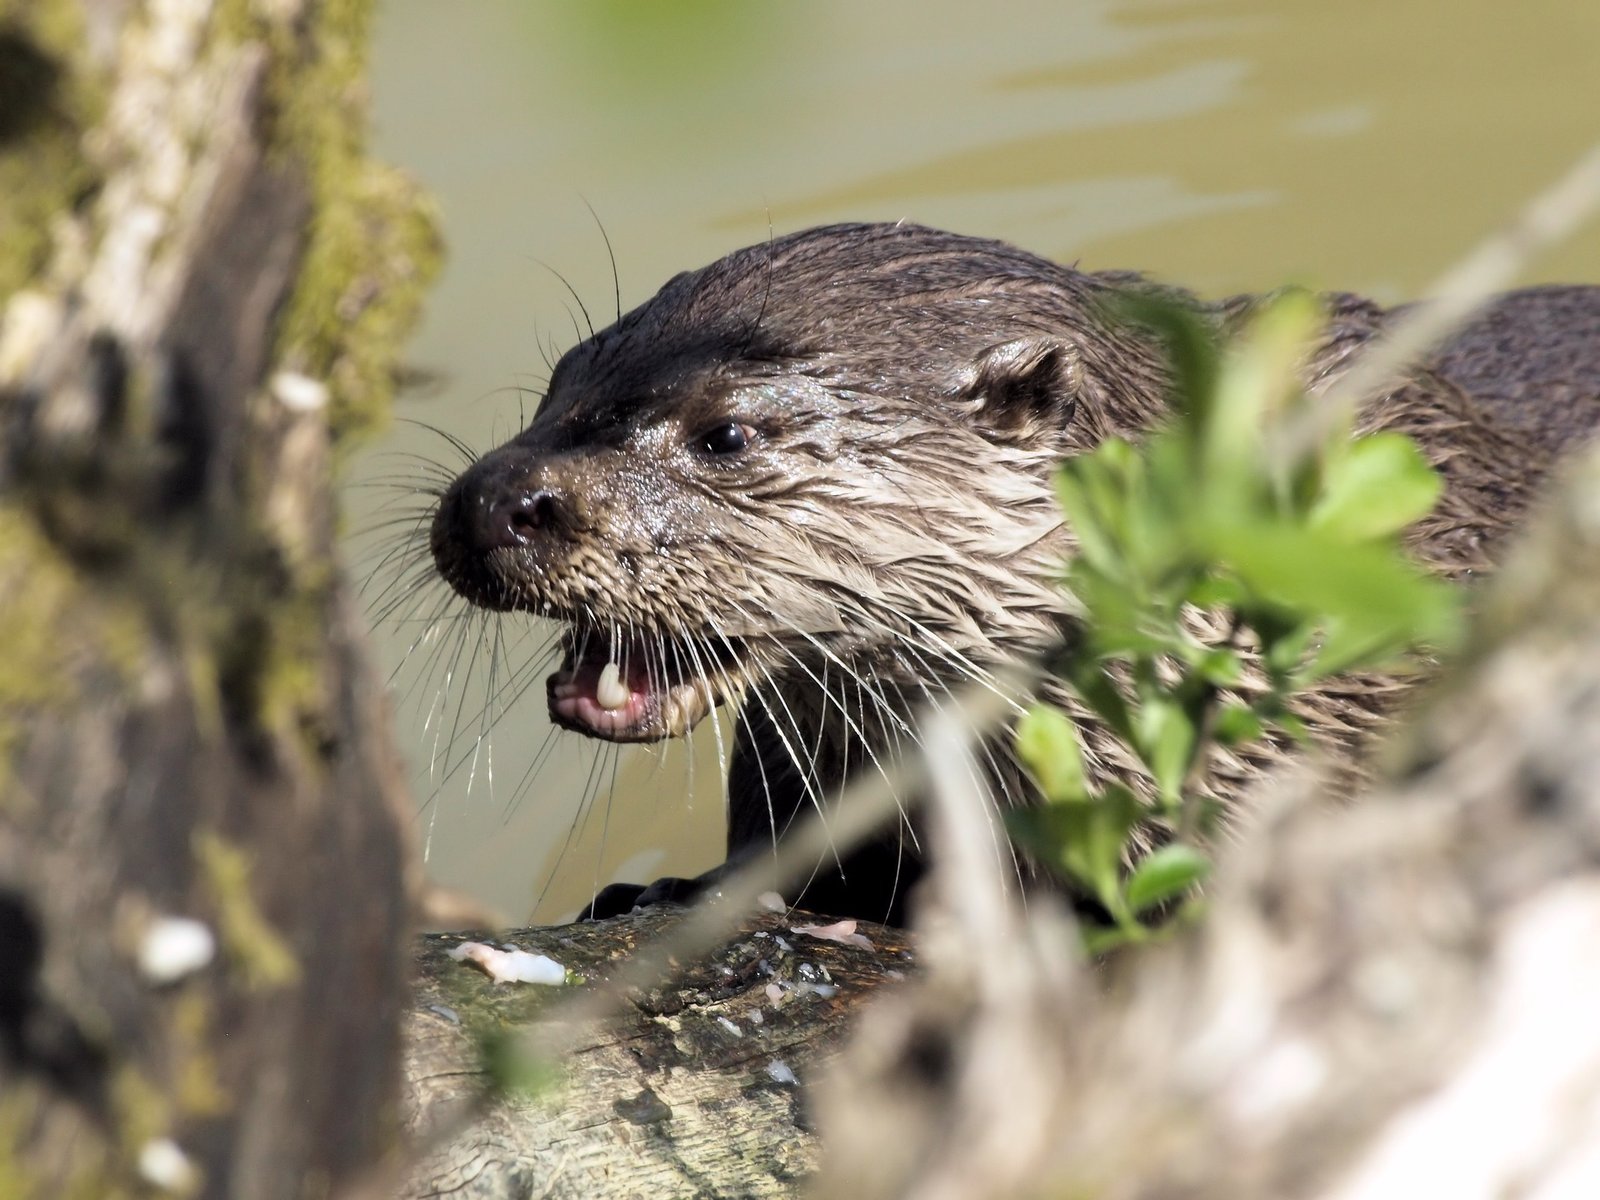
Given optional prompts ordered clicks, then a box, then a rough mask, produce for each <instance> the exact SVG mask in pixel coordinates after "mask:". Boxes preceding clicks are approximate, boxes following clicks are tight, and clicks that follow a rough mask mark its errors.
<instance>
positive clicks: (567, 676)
mask: <svg viewBox="0 0 1600 1200" xmlns="http://www.w3.org/2000/svg"><path fill="white" fill-rule="evenodd" d="M739 650H740V648H739V644H738V643H737V641H722V642H721V643H720V644H718V645H716V646H713V645H711V644H709V643H708V642H698V643H697V644H696V645H695V647H694V648H693V650H692V651H691V650H690V649H689V648H688V647H687V645H686V644H684V643H681V642H669V641H661V640H654V639H652V640H650V641H645V640H643V639H640V638H629V639H626V640H624V641H622V642H621V643H620V644H616V643H613V642H612V640H611V638H610V637H609V636H606V635H603V634H589V635H581V634H579V633H578V632H577V631H576V630H571V631H569V632H568V633H567V636H566V639H565V651H566V652H565V655H564V657H563V658H562V662H561V667H560V669H559V670H558V671H556V673H555V674H553V675H551V676H550V678H549V680H548V681H547V683H546V692H547V695H548V697H549V701H550V719H551V720H552V721H553V722H554V723H555V724H557V725H560V726H561V727H563V728H565V729H571V730H575V731H576V732H578V733H585V734H588V735H589V736H590V737H597V738H604V739H606V740H607V741H612V742H656V741H661V740H663V739H665V738H671V737H683V736H685V735H686V734H688V733H689V731H690V730H692V729H693V728H694V727H695V726H696V725H698V724H699V723H700V722H701V720H702V719H704V718H705V716H706V715H707V714H708V713H710V712H711V710H712V709H713V708H715V707H716V706H717V705H719V704H721V703H722V702H723V701H724V700H726V699H727V698H728V697H729V696H730V695H732V694H734V693H735V692H737V691H738V690H739V687H740V682H741V673H740V670H739V667H738V659H739V657H740V654H739Z"/></svg>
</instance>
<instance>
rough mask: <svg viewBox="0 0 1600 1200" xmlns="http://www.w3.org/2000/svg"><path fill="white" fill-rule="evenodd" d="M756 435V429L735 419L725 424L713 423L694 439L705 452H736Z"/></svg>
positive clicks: (721, 453) (720, 453)
mask: <svg viewBox="0 0 1600 1200" xmlns="http://www.w3.org/2000/svg"><path fill="white" fill-rule="evenodd" d="M755 436H756V431H755V430H754V429H751V428H750V426H748V425H741V424H739V423H738V422H737V421H729V422H728V423H727V424H725V425H714V426H712V427H711V428H710V429H708V430H706V431H705V432H704V433H702V434H701V435H700V436H699V437H697V438H696V439H695V445H696V446H698V447H699V448H700V449H702V450H704V451H705V452H706V453H707V454H716V455H723V454H737V453H739V451H741V450H743V449H744V448H745V447H746V446H748V445H749V444H750V442H751V440H752V439H753V438H754V437H755Z"/></svg>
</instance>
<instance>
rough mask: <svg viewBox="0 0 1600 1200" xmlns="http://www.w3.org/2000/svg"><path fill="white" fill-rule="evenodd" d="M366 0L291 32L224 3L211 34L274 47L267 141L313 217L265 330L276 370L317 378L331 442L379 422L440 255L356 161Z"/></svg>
mask: <svg viewBox="0 0 1600 1200" xmlns="http://www.w3.org/2000/svg"><path fill="white" fill-rule="evenodd" d="M372 8H373V5H372V3H371V0H328V2H327V3H323V4H318V5H315V6H313V8H312V12H311V17H312V22H311V26H310V28H309V29H307V30H304V31H292V30H289V29H286V28H283V27H282V26H278V25H275V24H274V23H273V22H272V21H270V20H269V19H267V18H265V17H263V16H260V15H259V14H257V13H256V12H254V11H253V10H252V9H251V8H250V6H249V5H248V3H246V0H230V3H229V4H227V5H226V6H225V8H224V10H223V12H222V14H221V27H222V28H225V29H232V30H233V31H234V33H235V35H236V36H241V37H251V38H259V39H263V40H265V41H267V42H268V43H269V44H270V45H272V46H273V47H274V50H275V51H276V53H275V55H274V68H273V71H272V74H271V77H270V81H269V86H270V88H271V97H272V101H273V112H274V120H273V125H272V142H273V148H274V152H275V153H281V154H287V155H289V156H291V157H292V158H293V159H294V160H296V161H297V162H299V163H302V164H304V166H305V168H306V170H307V171H308V174H309V177H310V181H311V187H312V202H313V208H314V215H313V217H312V221H311V228H310V231H309V238H308V241H307V244H306V248H305V258H304V261H303V263H302V266H301V270H300V276H299V280H298V282H297V284H296V287H295V290H294V293H293V294H292V295H291V297H290V298H289V302H288V303H287V305H286V306H285V308H284V311H283V313H282V315H281V317H280V319H279V323H278V330H277V347H278V353H277V355H276V358H277V360H278V362H279V364H280V365H281V366H284V367H287V368H289V369H291V370H295V371H299V372H302V373H304V374H306V375H310V376H312V377H314V378H318V379H323V380H326V381H327V383H328V386H329V391H330V407H329V411H328V422H329V427H330V429H331V431H332V433H333V437H334V444H335V446H336V447H343V446H346V445H348V444H349V443H350V441H351V440H352V439H353V438H356V437H358V436H360V435H363V434H367V433H370V432H372V431H374V430H376V429H379V428H382V426H383V425H384V424H385V422H386V421H387V420H388V414H389V404H390V401H391V400H392V399H393V395H394V380H395V376H396V373H397V368H398V366H399V346H400V344H401V341H402V338H403V337H404V335H405V333H406V332H407V331H408V330H409V329H410V328H411V327H412V326H413V325H414V324H415V323H416V320H417V317H418V316H419V315H420V313H421V310H422V301H423V297H424V296H425V294H426V292H427V288H428V285H429V284H430V283H431V282H432V280H433V278H434V276H435V275H436V274H437V273H438V270H439V266H440V264H441V261H442V257H443V247H442V242H441V240H440V236H439V231H438V225H437V221H436V218H435V213H434V209H433V205H432V204H431V202H430V201H429V200H428V198H427V197H426V196H425V194H424V193H423V192H422V191H421V190H420V189H419V188H418V187H417V186H416V185H415V184H414V183H413V182H412V181H411V180H410V179H409V178H407V177H406V176H405V175H404V174H403V173H401V172H399V171H396V170H395V169H393V168H391V167H387V166H384V165H382V164H380V163H375V162H373V161H372V160H371V159H369V158H367V157H366V126H367V94H366V85H365V72H366V56H367V44H368V40H369V33H370V25H371V19H372Z"/></svg>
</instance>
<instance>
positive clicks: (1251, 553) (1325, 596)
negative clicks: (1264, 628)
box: [1210, 522, 1459, 644]
mask: <svg viewBox="0 0 1600 1200" xmlns="http://www.w3.org/2000/svg"><path fill="white" fill-rule="evenodd" d="M1210 534H1211V538H1212V544H1213V545H1214V547H1215V549H1216V551H1217V553H1218V554H1219V555H1221V556H1223V557H1224V558H1225V559H1226V560H1227V561H1228V562H1229V563H1230V564H1231V565H1232V566H1233V568H1234V570H1236V571H1237V572H1238V574H1239V577H1240V578H1241V579H1243V580H1244V581H1245V583H1246V584H1248V585H1249V586H1250V587H1251V588H1253V589H1255V590H1257V591H1258V592H1260V593H1261V595H1262V596H1263V597H1265V598H1266V599H1267V600H1268V601H1270V602H1272V603H1275V604H1278V605H1282V606H1285V607H1288V608H1291V609H1298V610H1299V611H1301V612H1305V613H1313V614H1323V615H1324V616H1325V618H1326V619H1327V621H1328V623H1329V624H1333V623H1334V622H1342V623H1344V625H1345V627H1346V630H1347V632H1348V634H1349V636H1351V637H1352V638H1355V637H1357V636H1358V635H1359V636H1373V637H1376V636H1378V635H1383V636H1385V637H1398V638H1399V639H1400V640H1402V641H1406V642H1411V641H1417V642H1428V643H1432V644H1443V643H1447V642H1449V641H1452V640H1453V639H1454V635H1455V632H1456V630H1457V628H1458V624H1459V599H1458V596H1457V593H1456V592H1455V590H1454V589H1452V588H1451V587H1450V586H1449V585H1448V584H1446V583H1444V582H1443V581H1441V580H1438V579H1434V578H1432V577H1430V576H1427V575H1425V574H1423V572H1422V570H1421V569H1420V568H1418V567H1416V566H1413V565H1412V564H1411V563H1409V562H1407V561H1406V560H1405V559H1404V558H1403V557H1402V556H1401V554H1400V553H1399V552H1398V551H1397V550H1395V549H1394V548H1392V547H1389V546H1383V545H1372V544H1366V545H1352V544H1350V543H1347V542H1344V541H1340V540H1338V539H1336V538H1333V537H1331V536H1329V535H1327V534H1325V533H1321V532H1313V531H1310V530H1302V529H1297V528H1295V527H1294V526H1291V525H1286V524H1283V523H1279V522H1271V523H1267V522H1263V523H1260V524H1256V525H1249V526H1237V527H1234V528H1231V529H1214V530H1211V531H1210Z"/></svg>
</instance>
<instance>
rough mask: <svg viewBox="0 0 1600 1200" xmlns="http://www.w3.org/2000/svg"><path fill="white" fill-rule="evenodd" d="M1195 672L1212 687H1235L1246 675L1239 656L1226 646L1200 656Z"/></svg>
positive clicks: (1212, 648) (1213, 648) (1214, 647)
mask: <svg viewBox="0 0 1600 1200" xmlns="http://www.w3.org/2000/svg"><path fill="white" fill-rule="evenodd" d="M1195 671H1196V672H1197V673H1198V674H1199V676H1200V678H1201V679H1204V680H1205V681H1206V682H1207V683H1209V684H1210V685H1211V686H1212V687H1219V688H1227V687H1233V686H1234V684H1236V683H1238V682H1239V679H1240V677H1241V676H1242V675H1243V674H1244V664H1243V663H1242V662H1240V660H1239V656H1238V654H1237V653H1235V652H1234V651H1232V650H1229V649H1228V648H1227V647H1226V646H1213V647H1211V648H1210V649H1209V650H1207V651H1206V652H1205V653H1204V654H1203V655H1201V656H1200V660H1199V661H1198V662H1197V663H1195Z"/></svg>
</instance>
